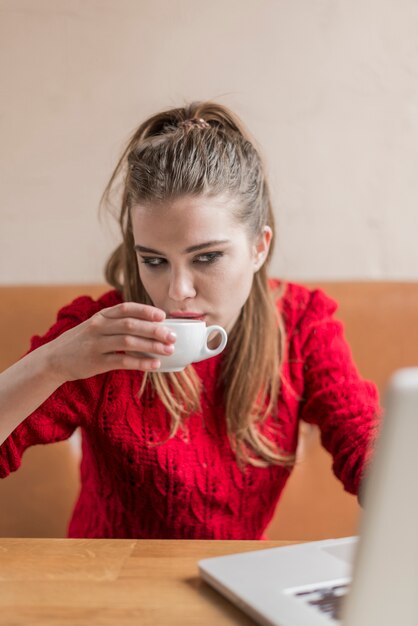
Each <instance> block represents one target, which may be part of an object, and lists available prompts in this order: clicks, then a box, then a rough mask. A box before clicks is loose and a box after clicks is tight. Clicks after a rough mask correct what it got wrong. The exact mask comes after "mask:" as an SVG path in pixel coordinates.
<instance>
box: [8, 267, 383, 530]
mask: <svg viewBox="0 0 418 626" xmlns="http://www.w3.org/2000/svg"><path fill="white" fill-rule="evenodd" d="M278 284H279V281H276V280H273V279H272V280H271V286H272V287H277V286H278ZM121 301H122V297H121V295H120V293H119V292H117V291H115V290H113V291H109V292H108V293H105V294H104V295H103V296H102V297H101V298H99V299H98V300H97V301H95V300H93V299H91V298H90V297H87V296H82V297H80V298H77V299H76V300H74V302H72V303H71V304H69V305H68V306H65V307H64V308H62V309H61V310H60V311H59V313H58V317H57V321H56V323H55V324H54V325H53V326H52V328H51V329H50V330H49V331H48V332H47V333H46V334H45V335H44V336H43V337H40V336H34V337H32V340H31V347H30V349H31V350H35V349H36V348H38V347H39V346H41V345H43V344H45V343H46V342H48V341H51V340H53V339H54V338H55V337H57V336H58V335H60V334H61V333H63V332H65V331H66V330H68V329H69V328H71V327H73V326H75V325H77V324H79V323H81V322H82V321H84V320H86V319H88V318H89V317H91V316H92V315H93V314H94V313H96V312H97V311H99V310H101V309H103V308H106V307H110V306H113V305H115V304H117V303H119V302H121ZM277 306H278V308H279V310H280V311H281V312H282V314H283V317H284V321H285V327H286V331H287V345H286V358H285V362H284V365H283V377H282V378H283V383H282V386H281V392H280V396H279V400H278V403H277V407H276V408H275V411H274V412H273V414H272V415H271V416H270V417H269V418H268V420H267V421H266V423H265V427H264V428H263V430H264V431H265V432H266V433H267V432H270V433H272V432H275V433H278V434H277V441H278V443H279V445H280V446H281V448H282V449H284V450H287V451H291V452H294V451H295V450H296V445H297V438H298V425H299V421H300V420H301V419H303V420H306V421H307V422H309V423H313V424H318V426H319V428H320V430H321V437H322V442H323V445H324V446H325V448H326V449H327V450H328V451H329V452H330V453H331V454H332V456H333V470H334V472H335V474H336V476H337V477H338V478H339V479H340V480H341V481H342V483H343V485H344V488H345V489H346V490H347V491H349V492H351V493H354V494H355V493H358V490H359V485H360V481H361V476H362V473H363V471H364V466H365V462H366V461H367V458H368V455H369V453H370V450H371V446H370V443H371V441H372V440H373V438H374V435H375V432H376V426H377V416H378V414H379V412H380V411H379V403H378V396H377V390H376V387H375V386H374V385H373V384H372V383H370V382H368V381H364V380H362V379H361V377H360V376H359V374H358V372H357V370H356V368H355V366H354V364H353V361H352V358H351V353H350V349H349V347H348V345H347V343H346V341H345V339H344V335H343V327H342V324H341V322H339V321H337V320H336V319H335V318H334V317H333V314H334V312H335V309H336V303H335V302H334V301H333V300H331V299H330V298H329V297H327V296H326V295H325V294H324V293H323V292H322V291H321V290H314V291H310V290H308V289H306V288H305V287H302V286H300V285H295V284H287V285H286V288H285V290H284V294H283V296H282V297H281V299H280V300H279V301H278V302H277ZM221 359H222V354H221V355H218V356H216V357H213V358H211V359H208V360H206V361H202V362H200V363H196V364H195V365H194V367H195V369H196V371H197V373H198V375H199V376H200V377H201V378H202V380H204V385H203V392H202V412H201V413H195V414H193V415H191V416H190V417H189V418H188V420H187V430H186V429H183V430H179V432H178V433H177V434H176V436H175V437H174V438H172V439H170V440H168V441H167V442H165V443H163V444H162V445H157V446H152V445H150V444H152V443H156V442H160V441H164V440H165V439H166V438H167V436H168V433H169V424H170V418H169V415H168V413H167V411H166V409H165V408H164V406H163V405H162V403H161V402H160V401H159V400H158V398H156V397H153V396H152V393H151V392H150V391H149V390H148V391H147V392H146V393H145V395H144V396H143V397H142V398H141V399H138V390H139V388H140V385H141V380H142V376H143V374H142V373H141V372H138V371H133V370H132V371H127V370H114V371H111V372H108V373H106V374H101V375H98V376H94V377H91V378H88V379H86V380H80V381H72V382H68V383H65V384H64V385H62V386H61V387H60V388H59V389H57V390H56V391H55V392H54V393H53V394H52V395H51V396H50V397H49V398H48V399H47V400H46V401H45V402H44V403H43V404H42V405H41V406H40V407H39V408H38V409H36V411H34V412H33V413H32V414H31V415H30V416H29V417H28V418H27V419H25V420H24V422H22V424H20V425H19V426H18V428H16V430H15V431H14V432H13V433H12V434H11V435H10V436H9V438H8V439H7V440H6V441H5V442H4V444H3V445H2V446H1V447H0V476H1V477H4V476H7V475H8V474H9V473H10V472H12V471H14V470H16V469H17V468H18V467H19V465H20V463H21V457H22V454H23V452H24V450H25V449H26V448H27V447H28V446H31V445H35V444H46V443H52V442H54V441H60V440H63V439H66V438H68V437H69V436H70V435H71V434H72V433H73V432H74V430H75V429H76V428H80V429H81V432H82V451H83V456H82V462H81V467H80V474H81V490H80V494H79V497H78V500H77V503H76V506H75V509H74V511H73V515H72V518H71V521H70V524H69V531H68V534H69V536H70V537H119V538H124V537H128V538H131V537H135V538H166V539H171V538H174V539H259V538H260V537H261V536H262V533H263V531H264V529H265V528H266V526H267V525H268V523H269V522H270V520H271V518H272V516H273V513H274V510H275V507H276V504H277V502H278V500H279V497H280V494H281V492H282V490H283V488H284V486H285V484H286V481H287V479H288V477H289V470H288V469H285V468H283V467H278V466H271V467H268V468H256V467H253V466H250V465H249V466H247V467H246V469H245V471H241V470H240V469H239V468H238V466H237V463H236V460H235V456H234V454H233V452H232V450H231V447H230V444H229V440H228V437H227V433H226V424H225V416H224V412H223V406H222V398H220V397H218V395H217V394H216V393H215V386H216V385H215V383H216V380H217V376H218V372H219V365H220V363H221ZM249 366H250V367H251V364H249ZM278 426H279V427H280V428H278Z"/></svg>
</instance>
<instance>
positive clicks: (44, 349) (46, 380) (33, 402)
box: [0, 344, 65, 445]
mask: <svg viewBox="0 0 418 626" xmlns="http://www.w3.org/2000/svg"><path fill="white" fill-rule="evenodd" d="M49 355H50V348H49V345H48V344H46V345H44V346H41V347H40V348H38V349H37V350H34V351H33V352H30V353H29V354H27V355H26V356H24V357H23V358H22V359H21V360H20V361H18V362H17V363H15V364H14V365H12V366H11V367H9V368H8V369H6V370H5V371H3V372H2V373H1V374H0V416H1V419H0V445H1V444H2V443H3V442H4V441H5V440H6V439H7V437H8V436H9V435H10V433H11V432H13V431H14V430H15V428H16V427H17V426H18V425H19V424H20V423H21V422H22V421H23V420H24V419H25V418H26V417H27V416H28V415H30V414H31V413H33V411H35V409H37V408H38V407H39V406H40V405H41V404H42V403H43V402H44V401H45V400H46V399H47V398H49V396H50V395H51V394H53V393H54V391H56V389H57V388H58V387H59V386H60V385H62V384H63V383H64V382H65V380H61V379H60V378H59V376H58V375H57V373H54V372H53V370H52V368H51V363H50V356H49Z"/></svg>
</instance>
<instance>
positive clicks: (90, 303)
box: [30, 289, 123, 351]
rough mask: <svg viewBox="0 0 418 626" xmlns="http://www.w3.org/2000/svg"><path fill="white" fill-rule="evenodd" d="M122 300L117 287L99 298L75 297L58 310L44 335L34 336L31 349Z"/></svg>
mask: <svg viewBox="0 0 418 626" xmlns="http://www.w3.org/2000/svg"><path fill="white" fill-rule="evenodd" d="M121 302H123V297H122V294H121V293H120V292H119V291H117V290H116V289H112V290H110V291H107V292H105V293H103V295H101V296H100V297H99V298H97V300H95V299H93V298H92V297H91V296H87V295H82V296H79V297H78V298H75V300H73V301H72V302H70V303H69V304H66V305H65V306H63V307H61V308H60V309H59V310H58V313H57V315H56V321H55V323H54V324H53V325H52V326H51V327H50V328H49V330H48V331H47V332H46V333H45V334H44V335H42V336H41V335H34V336H33V337H32V339H31V346H30V351H31V350H34V349H35V348H38V347H40V346H41V345H43V344H45V343H48V341H52V340H53V339H55V338H56V337H58V336H59V335H61V334H62V333H64V332H65V331H67V330H69V329H70V328H73V327H74V326H77V325H78V324H81V323H82V322H84V321H86V320H87V319H89V318H90V317H92V315H94V314H95V313H97V312H98V311H101V310H102V309H105V308H107V307H111V306H115V305H116V304H119V303H121Z"/></svg>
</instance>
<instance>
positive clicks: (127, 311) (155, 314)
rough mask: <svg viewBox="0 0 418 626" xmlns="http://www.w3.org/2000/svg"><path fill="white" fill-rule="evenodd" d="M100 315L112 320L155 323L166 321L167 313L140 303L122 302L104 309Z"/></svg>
mask: <svg viewBox="0 0 418 626" xmlns="http://www.w3.org/2000/svg"><path fill="white" fill-rule="evenodd" d="M99 313H101V315H103V316H104V317H110V318H120V317H134V318H138V319H146V320H149V321H154V322H157V321H162V320H163V319H165V312H164V311H163V310H162V309H158V308H157V307H155V306H151V305H149V304H141V303H139V302H122V303H121V304H116V305H115V306H111V307H108V308H107V309H102V310H101V311H99Z"/></svg>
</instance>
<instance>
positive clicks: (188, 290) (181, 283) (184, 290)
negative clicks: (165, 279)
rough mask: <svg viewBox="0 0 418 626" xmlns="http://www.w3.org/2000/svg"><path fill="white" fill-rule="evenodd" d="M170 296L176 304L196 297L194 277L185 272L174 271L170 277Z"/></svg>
mask: <svg viewBox="0 0 418 626" xmlns="http://www.w3.org/2000/svg"><path fill="white" fill-rule="evenodd" d="M168 296H169V298H170V299H171V300H173V301H174V302H181V301H182V300H186V299H187V298H194V297H195V296H196V289H195V286H194V281H193V277H192V276H191V275H190V274H189V273H188V272H185V271H184V270H180V271H178V270H177V271H172V272H171V275H170V284H169V289H168Z"/></svg>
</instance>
